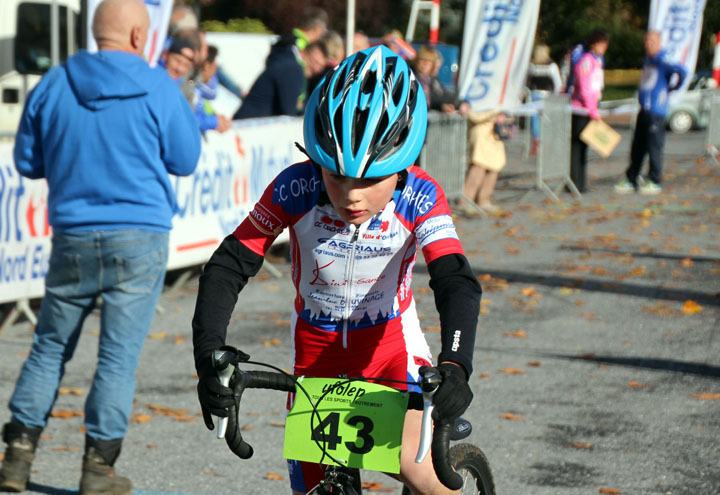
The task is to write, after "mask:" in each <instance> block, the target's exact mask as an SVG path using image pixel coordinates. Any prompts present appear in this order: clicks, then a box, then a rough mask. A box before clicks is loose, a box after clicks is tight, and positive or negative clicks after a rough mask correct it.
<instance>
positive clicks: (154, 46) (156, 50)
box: [87, 0, 173, 67]
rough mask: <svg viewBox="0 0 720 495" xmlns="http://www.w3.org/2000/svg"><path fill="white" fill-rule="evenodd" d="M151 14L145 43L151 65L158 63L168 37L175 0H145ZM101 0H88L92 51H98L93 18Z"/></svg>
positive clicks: (89, 47) (88, 43)
mask: <svg viewBox="0 0 720 495" xmlns="http://www.w3.org/2000/svg"><path fill="white" fill-rule="evenodd" d="M143 1H144V2H145V6H146V7H147V9H148V14H149V15H150V30H149V31H148V41H147V44H146V45H145V58H146V59H147V61H148V63H149V64H150V67H155V65H157V61H158V58H159V57H160V53H161V52H162V48H163V44H164V43H165V38H166V37H167V31H168V26H169V24H170V16H171V15H172V6H173V0H143ZM100 2H101V0H87V8H88V15H87V20H88V22H87V24H88V32H87V45H88V46H87V49H88V51H90V52H96V51H97V49H98V48H97V43H95V38H94V37H93V34H92V19H93V17H94V15H95V9H96V8H97V6H98V4H100Z"/></svg>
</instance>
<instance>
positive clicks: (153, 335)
mask: <svg viewBox="0 0 720 495" xmlns="http://www.w3.org/2000/svg"><path fill="white" fill-rule="evenodd" d="M167 336H168V334H167V332H155V333H149V334H148V338H149V339H153V340H163V339H166V338H167Z"/></svg>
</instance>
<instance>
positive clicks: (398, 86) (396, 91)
mask: <svg viewBox="0 0 720 495" xmlns="http://www.w3.org/2000/svg"><path fill="white" fill-rule="evenodd" d="M404 83H405V74H403V73H402V72H401V73H400V77H398V80H397V82H396V83H395V87H394V88H393V92H392V99H393V103H394V104H395V106H398V105H399V104H400V99H401V98H402V94H403V89H404V88H405V84H404Z"/></svg>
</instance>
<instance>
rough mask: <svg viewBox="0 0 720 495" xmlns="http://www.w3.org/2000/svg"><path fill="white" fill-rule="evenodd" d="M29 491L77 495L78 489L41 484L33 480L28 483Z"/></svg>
mask: <svg viewBox="0 0 720 495" xmlns="http://www.w3.org/2000/svg"><path fill="white" fill-rule="evenodd" d="M27 491H29V492H35V493H45V494H47V495H77V493H78V491H77V490H71V489H68V488H56V487H54V486H47V485H39V484H37V483H33V482H32V481H31V482H29V483H28V485H27Z"/></svg>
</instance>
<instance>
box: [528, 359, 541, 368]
mask: <svg viewBox="0 0 720 495" xmlns="http://www.w3.org/2000/svg"><path fill="white" fill-rule="evenodd" d="M525 364H527V365H528V366H532V367H533V368H539V367H540V361H528V362H527V363H525Z"/></svg>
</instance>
